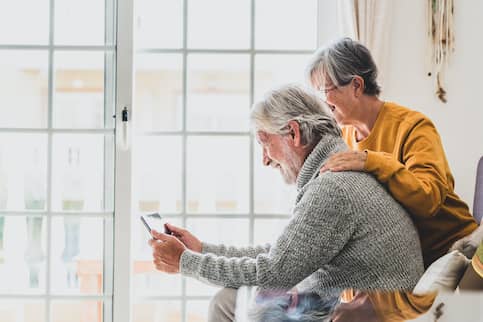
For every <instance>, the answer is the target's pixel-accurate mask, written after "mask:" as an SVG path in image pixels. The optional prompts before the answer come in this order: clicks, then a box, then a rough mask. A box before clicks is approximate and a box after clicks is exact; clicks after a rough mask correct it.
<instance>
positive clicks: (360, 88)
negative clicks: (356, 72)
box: [352, 76, 365, 97]
mask: <svg viewBox="0 0 483 322" xmlns="http://www.w3.org/2000/svg"><path fill="white" fill-rule="evenodd" d="M352 86H353V88H354V95H355V96H356V97H360V96H361V95H362V94H364V86H365V84H364V78H362V77H360V76H354V78H353V79H352Z"/></svg>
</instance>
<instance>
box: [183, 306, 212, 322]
mask: <svg viewBox="0 0 483 322" xmlns="http://www.w3.org/2000/svg"><path fill="white" fill-rule="evenodd" d="M209 303H210V302H209V301H187V303H186V321H187V322H205V321H208V307H209Z"/></svg>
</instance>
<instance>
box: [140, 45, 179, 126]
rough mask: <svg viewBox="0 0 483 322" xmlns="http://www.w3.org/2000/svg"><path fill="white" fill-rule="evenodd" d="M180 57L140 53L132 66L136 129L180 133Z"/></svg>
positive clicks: (176, 55)
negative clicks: (176, 131) (133, 68)
mask: <svg viewBox="0 0 483 322" xmlns="http://www.w3.org/2000/svg"><path fill="white" fill-rule="evenodd" d="M182 65H183V62H182V57H181V55H178V54H139V55H136V64H135V82H136V86H135V91H136V92H135V96H134V105H135V107H136V117H135V118H134V122H135V127H136V129H139V130H142V131H155V130H158V131H159V130H164V131H175V130H181V125H182V121H183V105H182V104H183V96H182V86H183V85H182Z"/></svg>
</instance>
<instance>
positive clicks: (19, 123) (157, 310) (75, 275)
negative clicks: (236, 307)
mask: <svg viewBox="0 0 483 322" xmlns="http://www.w3.org/2000/svg"><path fill="white" fill-rule="evenodd" d="M319 1H320V0H304V1H297V0H283V1H281V0H278V1H276V0H233V1H223V0H171V1H170V0H117V1H115V0H105V1H99V0H85V1H74V0H8V1H3V2H0V28H1V30H9V31H10V32H2V33H1V34H0V70H1V73H0V97H1V98H2V105H1V106H0V111H1V116H2V117H1V118H0V321H2V322H10V321H12V322H13V321H15V322H37V321H38V322H57V321H71V322H101V321H103V322H110V321H116V322H128V321H133V322H145V321H155V322H166V321H173V322H174V321H183V322H188V321H189V322H194V321H205V320H206V310H207V303H208V300H209V298H210V296H211V295H213V294H214V292H215V291H216V288H213V287H209V286H206V285H204V284H202V283H200V282H197V281H195V280H193V279H187V278H186V279H185V278H182V277H180V276H170V275H165V274H162V273H159V272H156V271H155V270H154V268H153V265H152V263H151V252H150V249H149V247H148V246H147V240H148V235H147V233H146V231H145V230H144V227H143V226H142V225H141V224H140V222H139V219H138V216H139V215H140V214H143V213H150V212H159V213H160V214H161V215H162V216H165V217H167V218H169V221H171V222H172V223H173V224H177V225H182V226H185V227H187V228H188V229H190V230H191V231H192V232H193V233H195V234H196V235H197V236H198V237H200V238H201V239H203V240H206V241H210V242H223V243H228V244H235V245H243V244H248V243H260V242H266V241H271V240H272V239H273V237H274V236H276V234H277V233H278V231H279V230H280V228H281V227H283V225H284V223H285V221H286V218H287V217H288V215H289V214H290V210H291V209H290V208H291V205H292V200H293V197H294V191H293V188H289V187H285V186H284V184H283V182H282V179H281V178H280V175H279V174H278V173H276V172H274V171H273V170H271V169H263V166H262V164H261V157H260V149H259V147H258V145H257V143H256V141H255V140H254V139H253V137H252V136H251V134H250V129H249V124H248V115H249V110H250V106H251V104H252V103H253V102H254V101H255V100H257V99H258V98H260V97H261V95H263V93H264V92H265V91H267V90H268V89H270V88H272V87H274V86H277V85H280V84H283V83H287V82H296V81H303V72H304V68H305V65H306V63H307V58H308V57H309V55H310V54H311V53H312V52H313V50H314V49H315V48H316V46H317V37H318V35H317V16H318V2H319ZM26 8H28V10H27V9H26ZM125 106H126V107H127V108H128V110H129V117H130V118H129V120H130V121H131V120H132V122H129V123H128V125H127V126H126V127H124V126H123V124H122V120H121V111H122V109H123V108H124V107H125ZM113 115H116V118H113ZM125 130H129V131H130V133H129V134H127V136H126V137H127V138H131V140H128V143H127V145H128V146H127V147H128V149H127V150H125V149H121V148H122V147H124V145H125V144H124V143H125V142H124V134H125V133H126V132H125ZM116 147H117V148H116ZM114 267H115V269H114ZM113 294H115V297H113Z"/></svg>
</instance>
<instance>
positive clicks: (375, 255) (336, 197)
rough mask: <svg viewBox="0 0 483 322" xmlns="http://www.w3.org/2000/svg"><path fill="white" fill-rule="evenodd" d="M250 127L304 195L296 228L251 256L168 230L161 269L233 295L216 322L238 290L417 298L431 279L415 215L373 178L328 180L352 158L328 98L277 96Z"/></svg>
mask: <svg viewBox="0 0 483 322" xmlns="http://www.w3.org/2000/svg"><path fill="white" fill-rule="evenodd" d="M251 122H252V125H253V128H254V130H255V133H256V138H257V141H258V143H259V144H260V145H261V147H262V149H263V164H264V165H266V166H271V167H272V168H274V169H278V170H279V171H280V173H281V175H282V176H283V178H284V180H285V182H286V183H288V184H296V186H297V191H298V196H297V198H296V203H295V207H294V210H293V215H292V218H291V220H290V221H289V222H288V224H287V225H286V227H285V229H284V230H283V232H282V233H281V235H280V236H279V237H278V238H277V240H276V242H275V243H274V244H273V245H265V246H255V247H252V246H248V247H243V248H235V247H226V246H224V245H213V244H209V243H206V242H201V241H199V240H198V239H197V238H196V237H194V236H193V235H192V234H190V233H189V232H188V231H186V230H184V229H181V228H178V227H175V226H172V225H168V228H169V229H170V230H171V231H172V232H173V234H172V235H166V234H162V233H157V232H153V237H154V239H152V240H151V241H150V245H151V246H152V248H153V257H154V263H155V265H156V268H157V269H158V270H160V271H164V272H168V273H178V272H180V273H181V274H183V275H185V276H190V277H193V278H196V279H199V280H201V281H204V282H208V283H210V284H215V285H219V286H222V287H224V289H222V290H221V291H220V292H219V293H218V294H217V295H216V296H215V298H214V299H213V300H212V303H211V304H210V313H209V314H210V321H232V320H233V319H234V311H235V307H234V306H235V303H236V289H237V288H239V287H240V286H242V285H249V286H250V285H251V286H258V287H259V288H260V289H262V290H278V291H280V290H290V289H293V288H294V287H296V289H297V291H299V292H304V293H311V294H317V295H318V296H319V297H320V298H322V299H324V298H329V297H332V296H334V295H336V296H337V295H338V294H339V293H340V292H341V291H342V290H343V289H347V288H352V289H356V290H384V291H387V290H411V289H412V288H413V287H414V285H415V284H416V282H417V281H418V279H419V277H420V276H421V275H422V273H423V260H422V255H421V248H420V244H419V238H418V235H417V232H416V230H415V228H414V226H413V224H412V221H411V219H410V218H409V216H408V214H407V213H406V211H405V210H404V208H403V207H401V206H400V205H399V204H398V203H397V202H396V201H394V199H392V197H391V196H390V195H389V194H388V192H387V191H386V190H385V189H384V188H383V187H382V186H381V185H380V184H379V183H378V182H377V181H376V180H375V179H374V178H373V177H372V176H371V175H368V174H365V173H361V172H330V171H329V172H324V173H322V174H321V173H320V171H319V170H320V168H321V167H322V166H323V164H324V162H325V161H326V160H327V158H328V157H329V156H330V155H331V154H333V153H336V152H340V151H345V150H347V146H346V144H345V143H344V141H343V140H342V138H341V131H340V129H339V127H338V126H337V124H336V122H335V120H334V119H333V118H332V117H331V116H330V112H328V111H327V109H326V108H325V106H324V105H323V103H322V102H321V100H320V98H319V97H317V96H316V95H315V94H312V93H311V92H309V91H308V90H305V89H303V88H301V87H299V86H295V85H289V86H285V87H282V88H280V89H278V90H274V91H272V92H270V93H269V94H268V95H267V96H266V97H265V99H264V100H262V101H261V102H258V103H256V104H255V105H254V107H253V109H252V112H251Z"/></svg>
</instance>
